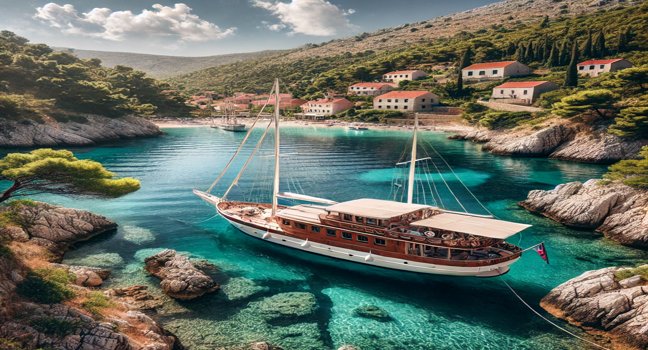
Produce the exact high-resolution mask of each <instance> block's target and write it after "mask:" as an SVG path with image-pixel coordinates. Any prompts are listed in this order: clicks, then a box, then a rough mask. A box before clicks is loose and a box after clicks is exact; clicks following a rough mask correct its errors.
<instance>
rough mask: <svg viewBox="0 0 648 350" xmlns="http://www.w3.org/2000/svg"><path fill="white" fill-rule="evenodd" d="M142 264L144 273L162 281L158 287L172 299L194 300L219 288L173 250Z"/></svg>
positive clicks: (152, 257) (151, 257) (146, 260)
mask: <svg viewBox="0 0 648 350" xmlns="http://www.w3.org/2000/svg"><path fill="white" fill-rule="evenodd" d="M144 263H145V264H146V267H145V268H146V271H148V272H149V273H150V274H152V275H153V276H155V277H158V278H160V279H161V280H162V281H161V282H160V287H161V288H162V290H163V291H164V293H166V294H167V295H168V296H170V297H172V298H175V299H181V300H190V299H195V298H197V297H199V296H202V295H203V294H206V293H210V292H213V291H216V290H218V288H219V285H218V284H217V283H216V282H214V280H213V279H212V278H211V277H209V276H208V275H207V274H205V273H204V272H203V271H201V270H199V269H198V268H196V267H195V266H194V264H193V263H192V262H191V261H190V260H189V258H187V257H185V256H183V255H180V254H178V253H176V251H175V250H171V249H166V250H163V251H161V252H159V253H157V254H155V255H152V256H149V257H148V258H146V259H145V260H144Z"/></svg>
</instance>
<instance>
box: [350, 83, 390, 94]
mask: <svg viewBox="0 0 648 350" xmlns="http://www.w3.org/2000/svg"><path fill="white" fill-rule="evenodd" d="M393 89H394V86H392V85H391V84H387V83H356V84H353V85H351V86H349V92H348V94H349V95H357V96H378V95H382V94H384V93H386V92H388V91H391V90H393Z"/></svg>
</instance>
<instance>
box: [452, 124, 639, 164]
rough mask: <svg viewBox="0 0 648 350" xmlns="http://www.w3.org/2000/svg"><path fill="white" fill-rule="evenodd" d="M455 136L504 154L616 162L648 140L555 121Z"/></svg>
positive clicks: (475, 130) (454, 137) (633, 153)
mask: <svg viewBox="0 0 648 350" xmlns="http://www.w3.org/2000/svg"><path fill="white" fill-rule="evenodd" d="M450 138H452V139H458V140H471V141H474V142H480V143H485V144H484V150H487V151H491V152H492V153H495V154H501V155H517V156H535V157H545V156H546V157H550V158H557V159H564V160H572V161H579V162H587V163H613V162H616V161H619V160H621V159H629V158H634V157H636V155H637V154H638V153H639V150H641V147H642V146H644V145H647V144H648V140H635V141H629V140H624V139H622V138H619V137H618V136H615V135H610V134H608V133H606V132H605V129H604V128H592V127H590V126H586V125H581V124H576V123H569V122H567V121H560V122H551V123H548V124H544V125H542V126H541V128H540V129H539V130H538V129H529V128H523V129H516V130H506V131H503V130H488V129H474V130H471V131H465V132H462V133H459V134H456V135H453V136H451V137H450Z"/></svg>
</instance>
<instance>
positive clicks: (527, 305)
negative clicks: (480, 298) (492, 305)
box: [500, 277, 610, 350]
mask: <svg viewBox="0 0 648 350" xmlns="http://www.w3.org/2000/svg"><path fill="white" fill-rule="evenodd" d="M500 280H501V281H502V282H503V283H504V285H506V286H507V287H508V289H509V290H510V291H511V293H513V295H515V296H516V297H517V298H518V299H519V300H520V301H521V302H522V304H524V305H525V306H526V307H527V308H528V309H529V310H531V311H532V312H533V313H534V314H536V315H537V316H538V317H540V318H541V319H543V320H544V321H545V322H547V323H549V324H550V325H552V326H554V327H556V328H558V329H559V330H561V331H563V332H565V333H567V334H569V335H571V336H572V337H574V338H576V339H578V340H581V341H584V342H586V343H588V344H590V345H593V346H595V347H597V348H599V349H605V350H610V349H608V348H606V347H604V346H602V345H599V344H597V343H595V342H593V341H591V340H587V339H585V338H583V337H580V336H578V335H576V334H574V333H572V332H570V331H569V330H568V329H566V328H564V327H561V326H560V325H558V324H556V323H555V322H553V321H551V320H550V319H548V318H546V317H544V316H543V315H542V314H541V313H539V312H538V311H536V310H535V309H534V308H533V307H531V305H529V304H528V303H527V302H526V301H524V299H522V297H521V296H520V295H519V294H518V293H517V292H516V291H515V290H514V289H513V287H511V285H510V284H508V282H506V281H505V280H504V279H502V278H501V277H500Z"/></svg>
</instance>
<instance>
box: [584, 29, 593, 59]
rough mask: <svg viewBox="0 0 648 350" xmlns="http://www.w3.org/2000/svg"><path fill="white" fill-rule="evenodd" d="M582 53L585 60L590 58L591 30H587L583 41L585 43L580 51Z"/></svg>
mask: <svg viewBox="0 0 648 350" xmlns="http://www.w3.org/2000/svg"><path fill="white" fill-rule="evenodd" d="M581 51H582V52H583V57H585V58H591V57H592V30H591V29H589V30H588V31H587V39H585V43H583V48H582V49H581Z"/></svg>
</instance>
